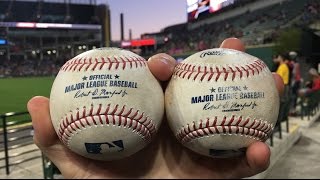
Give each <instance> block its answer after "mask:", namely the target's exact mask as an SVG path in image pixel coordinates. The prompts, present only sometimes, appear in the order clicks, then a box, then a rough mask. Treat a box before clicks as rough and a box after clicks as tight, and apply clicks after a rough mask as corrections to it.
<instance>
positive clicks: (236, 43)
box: [220, 38, 245, 52]
mask: <svg viewBox="0 0 320 180" xmlns="http://www.w3.org/2000/svg"><path fill="white" fill-rule="evenodd" d="M220 48H227V49H235V50H238V51H243V52H244V51H245V46H244V44H243V42H242V41H241V40H239V39H237V38H227V39H225V40H224V41H223V42H222V43H221V45H220Z"/></svg>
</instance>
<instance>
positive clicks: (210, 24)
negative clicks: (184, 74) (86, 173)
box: [0, 0, 320, 177]
mask: <svg viewBox="0 0 320 180" xmlns="http://www.w3.org/2000/svg"><path fill="white" fill-rule="evenodd" d="M228 37H237V38H239V39H241V40H242V41H243V42H244V43H245V45H246V51H247V52H248V53H249V54H252V55H254V56H257V57H259V58H260V59H262V60H263V61H264V62H265V63H266V64H267V65H268V67H269V68H270V69H271V70H272V71H274V72H276V71H277V70H278V67H279V63H278V61H277V59H278V55H279V54H287V55H288V56H287V57H288V58H287V59H286V64H287V65H288V67H289V70H290V75H291V77H290V83H289V85H288V86H290V88H291V89H292V88H293V84H294V83H295V80H297V81H299V86H298V88H297V89H298V90H299V89H305V88H310V89H312V88H314V87H313V86H316V84H317V83H318V82H319V75H318V74H315V75H314V76H313V75H310V73H309V70H310V69H315V70H316V72H317V73H319V71H320V65H319V62H320V61H319V59H320V1H317V0H271V1H270V0H269V1H264V0H161V1H156V0H153V1H151V0H139V1H133V0H1V1H0V120H1V122H0V123H1V128H2V129H1V139H3V140H1V144H0V154H1V153H2V152H3V155H2V156H0V167H2V169H1V168H0V171H3V172H0V174H2V173H3V174H6V175H10V172H11V171H10V166H15V165H18V166H19V165H20V164H24V163H28V162H30V161H31V162H32V161H33V160H35V159H36V160H37V159H39V157H42V156H41V154H40V152H39V150H38V149H37V148H36V147H35V146H34V144H33V142H32V126H31V123H30V117H29V115H28V113H27V112H26V103H27V101H28V100H29V99H30V98H31V97H33V96H36V95H42V96H46V97H49V94H50V89H51V85H52V82H53V80H54V77H55V75H56V74H57V73H58V71H59V68H60V67H61V66H62V65H63V64H64V63H65V62H66V61H67V60H69V59H71V58H72V57H74V56H76V55H78V54H80V53H82V52H84V51H87V50H90V49H94V48H98V47H104V46H113V47H121V48H124V49H128V50H131V51H133V52H135V53H137V54H139V55H141V56H143V57H144V58H145V59H148V58H149V57H150V56H151V55H154V54H156V53H160V52H165V53H168V54H170V55H172V56H173V57H175V58H176V59H177V61H182V60H183V59H185V58H186V57H188V56H189V55H191V54H193V53H195V52H197V51H201V50H205V49H209V48H216V47H219V44H220V43H221V42H222V41H223V40H224V39H225V38H228ZM297 64H299V66H297ZM297 68H298V70H294V69H297ZM297 71H299V77H298V75H297V73H296V72H297ZM296 78H298V79H296ZM309 86H310V87H309ZM316 88H317V87H316ZM316 91H317V92H319V90H318V89H316ZM290 92H291V91H290ZM297 92H298V91H295V92H293V91H292V92H291V93H292V94H290V95H294V96H296V98H293V99H290V100H289V101H290V102H289V105H288V107H289V108H288V110H287V111H286V112H287V113H285V114H283V117H282V116H281V118H282V119H281V118H280V117H279V118H280V119H279V120H278V124H277V127H278V128H277V129H279V127H280V129H279V132H281V131H283V130H282V129H281V123H282V122H286V123H287V126H286V127H287V130H286V131H284V133H289V132H290V130H289V128H288V126H289V125H288V124H289V123H288V119H289V118H295V117H299V118H300V117H301V118H303V117H306V116H308V118H309V119H310V116H311V117H315V118H314V119H317V117H318V116H317V113H316V111H315V110H316V109H317V108H316V107H318V105H319V104H318V102H319V100H320V99H319V96H316V95H314V96H311V98H310V97H309V98H307V97H308V96H301V97H298V95H297ZM318 94H319V93H318ZM290 95H289V96H290ZM310 99H311V100H313V101H311V100H310ZM312 103H313V104H312ZM293 104H294V105H293ZM311 119H312V118H311ZM292 122H295V121H292ZM310 122H311V121H310ZM296 124H297V122H295V125H296ZM308 126H310V125H309V124H308ZM276 138H278V139H282V135H281V134H280V135H279V137H278V136H277V137H276ZM270 140H271V139H270ZM270 143H273V142H270ZM271 145H272V146H273V144H271ZM20 147H22V148H24V150H25V151H23V152H20V149H19V148H20ZM11 151H14V152H13V153H14V154H10V152H11ZM15 151H17V152H15ZM30 153H36V154H35V155H34V156H31V157H29V156H28V157H25V155H26V154H30ZM10 159H11V160H10ZM21 159H22V160H21ZM42 159H43V158H42ZM44 160H46V159H45V158H44ZM47 163H49V164H50V162H47ZM10 164H11V165H10ZM44 164H45V163H44ZM40 167H41V166H40ZM48 167H52V166H47V167H45V166H44V167H43V170H48ZM35 168H36V169H38V171H41V172H42V169H39V167H38V166H37V167H35ZM45 172H47V171H45ZM40 174H41V173H40ZM51 174H52V173H51ZM39 176H40V177H41V176H42V175H39ZM0 177H2V176H0ZM4 177H10V176H4ZM21 177H22V176H21Z"/></svg>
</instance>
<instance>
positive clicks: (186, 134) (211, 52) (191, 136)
mask: <svg viewBox="0 0 320 180" xmlns="http://www.w3.org/2000/svg"><path fill="white" fill-rule="evenodd" d="M165 108H166V114H167V118H168V121H169V125H170V127H171V129H172V130H173V132H174V134H175V136H176V138H177V139H178V140H179V141H180V142H181V143H182V144H183V145H184V146H186V147H187V148H189V149H191V150H193V151H194V152H197V153H199V154H202V155H206V156H210V157H233V156H237V155H240V154H243V153H244V152H245V150H246V147H248V146H249V145H250V144H251V143H253V142H255V141H262V142H263V141H265V140H266V139H267V138H268V136H269V135H270V133H271V132H272V130H273V127H274V125H275V124H276V121H277V117H278V111H279V94H278V91H277V88H276V84H275V81H274V79H273V76H272V73H271V72H270V70H269V69H268V67H267V66H266V65H265V63H264V62H263V61H261V60H259V59H258V58H256V57H254V56H251V55H249V54H246V53H244V52H240V51H237V50H231V49H223V48H215V49H208V50H204V51H201V52H197V53H195V54H193V55H191V56H189V57H188V58H186V59H185V60H184V61H182V62H181V63H179V64H178V65H177V66H176V68H175V70H174V74H173V77H172V79H171V80H170V82H169V84H168V87H167V89H166V92H165Z"/></svg>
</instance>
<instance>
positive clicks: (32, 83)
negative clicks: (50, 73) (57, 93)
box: [0, 77, 54, 115]
mask: <svg viewBox="0 0 320 180" xmlns="http://www.w3.org/2000/svg"><path fill="white" fill-rule="evenodd" d="M53 80H54V77H29V78H4V79H0V115H1V114H4V113H7V112H24V111H27V102H28V101H29V99H30V98H32V97H33V96H46V97H49V95H50V89H51V86H52V83H53Z"/></svg>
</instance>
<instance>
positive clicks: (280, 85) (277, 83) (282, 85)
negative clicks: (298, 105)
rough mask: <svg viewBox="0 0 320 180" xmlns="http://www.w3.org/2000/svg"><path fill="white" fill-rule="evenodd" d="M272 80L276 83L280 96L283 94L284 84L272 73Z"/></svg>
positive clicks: (278, 76)
mask: <svg viewBox="0 0 320 180" xmlns="http://www.w3.org/2000/svg"><path fill="white" fill-rule="evenodd" d="M272 75H273V78H274V80H275V81H276V86H277V89H278V91H279V94H280V96H281V95H282V94H283V91H284V83H283V79H282V78H281V76H280V75H279V74H277V73H272Z"/></svg>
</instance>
